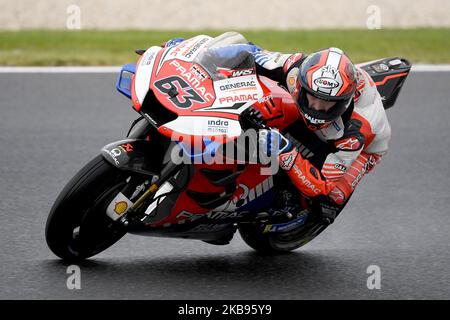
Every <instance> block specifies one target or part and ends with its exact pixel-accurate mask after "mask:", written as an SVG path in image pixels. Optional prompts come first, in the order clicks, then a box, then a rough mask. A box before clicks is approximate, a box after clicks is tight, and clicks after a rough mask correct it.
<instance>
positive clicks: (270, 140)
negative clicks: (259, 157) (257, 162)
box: [258, 129, 294, 157]
mask: <svg viewBox="0 0 450 320" xmlns="http://www.w3.org/2000/svg"><path fill="white" fill-rule="evenodd" d="M258 143H259V147H260V148H262V151H263V152H264V154H265V155H266V156H267V157H271V156H272V155H277V156H278V155H280V154H281V153H284V152H288V151H290V150H291V149H292V148H293V147H294V146H293V144H292V143H291V142H290V141H289V140H288V139H287V138H286V137H284V136H283V135H282V134H281V133H280V132H279V131H278V130H277V129H262V130H259V132H258Z"/></svg>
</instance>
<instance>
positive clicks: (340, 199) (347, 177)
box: [328, 151, 381, 205]
mask: <svg viewBox="0 0 450 320" xmlns="http://www.w3.org/2000/svg"><path fill="white" fill-rule="evenodd" d="M380 159H381V157H380V156H379V155H377V154H369V153H366V152H364V151H363V152H361V153H360V155H359V156H358V158H356V160H355V161H354V162H353V164H352V165H351V166H350V167H349V168H348V169H347V171H346V172H345V173H344V175H343V176H342V177H341V178H340V179H339V180H337V181H336V182H334V187H333V188H332V189H331V190H330V192H329V194H328V196H329V197H330V198H331V199H332V200H333V201H334V202H335V203H337V204H339V205H342V204H344V203H345V202H346V201H347V200H348V198H349V197H350V196H351V194H352V193H353V191H354V190H355V188H356V186H357V185H358V183H359V182H360V181H361V178H362V177H363V176H364V175H365V174H367V173H368V172H370V171H371V170H372V169H373V167H374V166H375V165H376V164H377V163H379V162H380Z"/></svg>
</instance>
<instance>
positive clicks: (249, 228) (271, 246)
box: [239, 222, 328, 254]
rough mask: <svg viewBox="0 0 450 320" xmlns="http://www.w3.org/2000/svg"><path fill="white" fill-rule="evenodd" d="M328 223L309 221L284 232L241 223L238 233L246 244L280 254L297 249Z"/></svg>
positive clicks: (260, 250)
mask: <svg viewBox="0 0 450 320" xmlns="http://www.w3.org/2000/svg"><path fill="white" fill-rule="evenodd" d="M327 226H328V224H325V223H323V222H310V223H307V224H306V225H303V226H299V227H297V228H295V229H293V230H290V231H286V232H273V233H269V232H268V233H264V232H263V231H264V226H261V225H259V224H242V225H240V226H239V233H240V235H241V237H242V239H243V240H244V242H245V243H246V244H248V245H249V246H250V247H251V248H253V249H255V250H256V251H258V252H260V253H263V254H280V253H286V252H290V251H292V250H295V249H298V248H300V247H302V246H304V245H305V244H307V243H308V242H310V241H311V240H312V239H314V238H315V237H316V236H318V235H319V234H320V233H321V232H322V231H323V230H325V228H326V227H327Z"/></svg>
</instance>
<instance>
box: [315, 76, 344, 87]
mask: <svg viewBox="0 0 450 320" xmlns="http://www.w3.org/2000/svg"><path fill="white" fill-rule="evenodd" d="M314 84H315V85H316V86H318V87H321V88H324V89H334V88H337V87H339V83H338V82H337V81H336V80H334V79H331V78H317V79H316V80H314Z"/></svg>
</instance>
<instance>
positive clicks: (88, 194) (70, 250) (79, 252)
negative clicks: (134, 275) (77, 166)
mask: <svg viewBox="0 0 450 320" xmlns="http://www.w3.org/2000/svg"><path fill="white" fill-rule="evenodd" d="M129 176H130V174H129V173H126V172H124V171H121V170H119V169H117V168H115V167H113V166H112V165H111V164H109V163H108V162H107V161H105V160H104V159H103V157H102V156H101V155H99V156H97V157H95V158H94V159H93V160H92V161H90V162H89V163H88V164H87V165H86V166H84V167H83V168H82V169H81V170H80V171H79V172H78V173H77V174H76V175H75V176H74V177H73V178H72V180H71V181H70V182H69V183H68V184H67V185H66V186H65V188H64V189H63V190H62V191H61V193H60V195H59V196H58V198H57V199H56V201H55V204H54V205H53V207H52V209H51V211H50V214H49V216H48V219H47V225H46V229H45V236H46V240H47V244H48V246H49V248H50V249H51V250H52V251H53V253H54V254H56V255H57V256H58V257H60V258H62V259H65V260H82V259H85V258H88V257H91V256H93V255H95V254H97V253H99V252H101V251H103V250H105V249H107V248H108V247H110V246H111V245H113V244H114V243H115V242H116V241H118V240H119V239H120V238H122V237H123V235H124V234H125V233H126V232H125V231H124V230H123V229H120V228H118V227H117V225H116V224H114V223H113V221H112V220H111V219H110V218H109V217H108V216H107V215H106V208H107V206H108V204H109V203H110V202H111V201H112V200H113V198H114V197H115V196H116V195H117V193H118V192H119V191H120V190H121V189H122V188H123V187H124V186H125V185H126V183H127V182H126V179H127V178H128V177H129Z"/></svg>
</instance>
